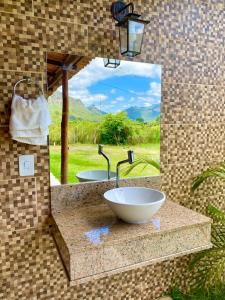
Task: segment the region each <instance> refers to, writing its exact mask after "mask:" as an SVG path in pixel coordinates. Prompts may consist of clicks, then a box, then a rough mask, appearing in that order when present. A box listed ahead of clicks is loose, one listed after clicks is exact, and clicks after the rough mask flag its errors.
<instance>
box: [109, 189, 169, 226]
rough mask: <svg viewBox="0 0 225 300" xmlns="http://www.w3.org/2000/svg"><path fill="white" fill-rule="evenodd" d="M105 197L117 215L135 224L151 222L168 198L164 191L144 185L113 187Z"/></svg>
mask: <svg viewBox="0 0 225 300" xmlns="http://www.w3.org/2000/svg"><path fill="white" fill-rule="evenodd" d="M104 198H105V200H106V202H107V203H108V204H109V206H110V207H111V209H112V210H113V211H114V213H115V214H116V215H117V217H119V218H120V219H122V220H123V221H125V222H127V223H133V224H143V223H148V222H150V221H151V218H152V216H153V215H154V214H155V213H156V212H157V211H158V210H159V209H160V207H161V206H162V205H163V203H164V202H165V200H166V196H165V194H164V193H162V192H160V191H157V190H153V189H149V188H142V187H122V188H116V189H112V190H109V191H107V192H106V193H105V194H104Z"/></svg>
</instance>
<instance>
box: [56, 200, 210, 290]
mask: <svg viewBox="0 0 225 300" xmlns="http://www.w3.org/2000/svg"><path fill="white" fill-rule="evenodd" d="M52 215H53V218H54V226H53V228H54V230H53V236H54V238H55V241H56V243H57V246H58V249H59V252H60V254H61V257H62V260H63V262H64V265H65V268H66V270H67V273H68V276H69V278H70V281H71V282H70V283H71V285H74V284H78V283H84V282H87V281H89V280H93V279H98V278H101V277H105V276H110V275H113V274H116V273H121V272H124V271H128V270H131V269H135V268H139V267H142V266H146V265H150V264H154V263H158V262H162V261H165V260H168V259H173V258H176V257H179V256H183V255H186V254H190V253H195V252H198V251H201V250H204V249H207V248H210V247H211V242H210V237H211V220H210V219H209V218H207V217H205V216H203V215H200V214H198V213H196V212H194V211H192V210H189V209H187V208H185V207H183V206H181V205H178V204H175V203H173V202H170V201H167V202H166V204H165V205H164V206H163V207H162V208H161V209H160V211H159V212H158V213H157V214H156V215H155V216H154V217H153V219H152V222H151V223H150V224H144V225H130V224H126V223H123V222H122V221H120V220H118V219H117V218H116V217H115V215H114V214H113V212H112V211H111V210H110V209H109V208H108V206H107V205H105V204H100V205H95V206H94V205H93V206H90V205H88V206H84V207H79V208H76V209H71V207H64V209H60V210H55V211H54V212H53V213H52Z"/></svg>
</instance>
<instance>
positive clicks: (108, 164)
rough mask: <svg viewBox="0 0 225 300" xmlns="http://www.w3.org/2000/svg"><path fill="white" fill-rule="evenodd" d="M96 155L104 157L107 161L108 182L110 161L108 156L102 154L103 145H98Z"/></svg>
mask: <svg viewBox="0 0 225 300" xmlns="http://www.w3.org/2000/svg"><path fill="white" fill-rule="evenodd" d="M98 154H99V155H102V156H104V157H105V159H106V160H107V173H108V180H109V179H110V160H109V158H108V156H107V155H106V154H105V153H104V152H103V145H100V144H99V145H98Z"/></svg>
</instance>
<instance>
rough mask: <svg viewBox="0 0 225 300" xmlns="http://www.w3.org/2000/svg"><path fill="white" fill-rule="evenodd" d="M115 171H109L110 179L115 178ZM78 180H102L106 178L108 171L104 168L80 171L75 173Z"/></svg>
mask: <svg viewBox="0 0 225 300" xmlns="http://www.w3.org/2000/svg"><path fill="white" fill-rule="evenodd" d="M115 176H116V173H115V172H110V179H115ZM76 177H77V179H78V180H79V181H80V182H88V181H102V180H108V172H107V171H106V170H90V171H82V172H79V173H77V174H76Z"/></svg>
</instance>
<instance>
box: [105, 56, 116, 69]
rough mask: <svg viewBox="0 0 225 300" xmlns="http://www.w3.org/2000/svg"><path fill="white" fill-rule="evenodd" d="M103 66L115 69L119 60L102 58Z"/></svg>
mask: <svg viewBox="0 0 225 300" xmlns="http://www.w3.org/2000/svg"><path fill="white" fill-rule="evenodd" d="M103 60H104V66H105V67H107V68H117V67H119V65H120V60H119V59H115V58H104V59H103Z"/></svg>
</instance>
